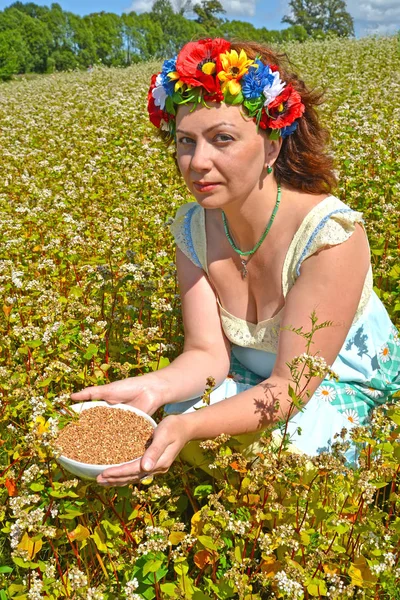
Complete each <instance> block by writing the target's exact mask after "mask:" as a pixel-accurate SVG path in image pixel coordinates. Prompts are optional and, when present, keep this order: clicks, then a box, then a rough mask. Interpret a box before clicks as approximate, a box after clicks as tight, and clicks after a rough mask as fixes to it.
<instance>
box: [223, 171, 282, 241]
mask: <svg viewBox="0 0 400 600" xmlns="http://www.w3.org/2000/svg"><path fill="white" fill-rule="evenodd" d="M277 196H278V185H277V183H276V181H275V179H273V178H272V177H271V178H270V180H269V181H268V183H266V182H264V184H263V186H262V188H261V189H257V190H254V193H252V194H251V195H250V196H249V197H247V198H246V200H245V201H237V202H232V203H230V204H229V205H227V206H226V207H224V208H223V211H224V213H225V217H226V220H227V224H228V228H229V233H230V235H231V237H232V238H233V240H234V242H235V245H236V246H237V247H238V248H240V250H243V252H246V251H248V250H251V249H252V248H254V246H255V245H256V244H257V242H258V241H259V239H260V237H261V236H262V234H263V232H264V230H265V228H266V226H267V224H268V222H269V219H270V218H271V215H272V212H273V210H274V208H275V205H276V201H277Z"/></svg>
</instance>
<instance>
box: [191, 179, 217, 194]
mask: <svg viewBox="0 0 400 600" xmlns="http://www.w3.org/2000/svg"><path fill="white" fill-rule="evenodd" d="M193 185H194V187H195V189H196V190H197V191H198V192H200V193H206V192H211V191H212V190H214V189H215V188H216V187H217V186H218V185H219V183H217V182H214V181H207V182H201V181H193Z"/></svg>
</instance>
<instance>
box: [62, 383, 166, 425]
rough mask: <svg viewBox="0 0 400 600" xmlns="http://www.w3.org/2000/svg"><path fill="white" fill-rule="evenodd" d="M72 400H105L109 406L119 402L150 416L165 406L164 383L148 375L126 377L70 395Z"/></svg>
mask: <svg viewBox="0 0 400 600" xmlns="http://www.w3.org/2000/svg"><path fill="white" fill-rule="evenodd" d="M71 398H72V400H75V401H77V402H84V401H85V400H95V399H96V400H105V401H106V402H109V403H110V404H118V403H119V402H121V403H125V404H130V405H131V406H134V407H135V408H139V409H140V410H142V411H143V412H145V413H147V414H148V415H152V414H153V413H154V412H155V411H156V410H157V409H158V408H160V406H163V404H165V398H166V382H164V381H162V380H161V379H160V378H158V377H157V375H154V374H153V373H149V374H147V375H142V376H140V377H128V378H127V379H121V380H120V381H113V382H112V383H107V384H105V385H94V386H92V387H88V388H85V389H84V390H81V391H80V392H75V393H74V394H71Z"/></svg>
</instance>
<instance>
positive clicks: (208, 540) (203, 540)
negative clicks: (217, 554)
mask: <svg viewBox="0 0 400 600" xmlns="http://www.w3.org/2000/svg"><path fill="white" fill-rule="evenodd" d="M197 539H198V540H199V542H200V544H202V545H203V546H204V548H207V550H218V546H217V545H216V544H215V543H214V541H213V539H212V537H210V536H209V535H199V537H198V538H197Z"/></svg>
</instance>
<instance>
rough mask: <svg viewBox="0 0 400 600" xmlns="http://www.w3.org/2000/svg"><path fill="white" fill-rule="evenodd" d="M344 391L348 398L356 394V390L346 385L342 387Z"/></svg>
mask: <svg viewBox="0 0 400 600" xmlns="http://www.w3.org/2000/svg"><path fill="white" fill-rule="evenodd" d="M344 391H345V393H346V394H347V395H348V396H355V395H356V393H357V392H356V390H355V389H354V388H353V387H351V385H346V386H345V387H344Z"/></svg>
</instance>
